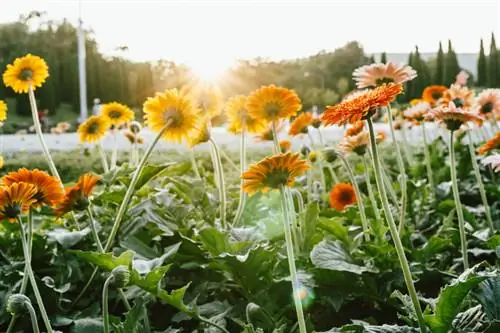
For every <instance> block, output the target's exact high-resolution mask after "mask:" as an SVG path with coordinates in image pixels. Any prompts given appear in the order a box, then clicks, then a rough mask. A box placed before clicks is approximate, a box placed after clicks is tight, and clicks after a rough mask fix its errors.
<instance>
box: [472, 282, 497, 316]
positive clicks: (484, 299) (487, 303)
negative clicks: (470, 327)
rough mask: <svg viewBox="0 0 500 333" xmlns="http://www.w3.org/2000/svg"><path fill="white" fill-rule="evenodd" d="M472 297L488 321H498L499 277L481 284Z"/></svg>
mask: <svg viewBox="0 0 500 333" xmlns="http://www.w3.org/2000/svg"><path fill="white" fill-rule="evenodd" d="M474 296H475V297H476V298H477V300H478V301H479V303H481V305H482V306H483V309H484V312H485V313H486V315H487V316H488V318H489V319H490V320H497V321H500V276H496V277H493V278H490V279H487V280H486V281H483V282H481V284H479V290H478V291H477V292H476V293H474Z"/></svg>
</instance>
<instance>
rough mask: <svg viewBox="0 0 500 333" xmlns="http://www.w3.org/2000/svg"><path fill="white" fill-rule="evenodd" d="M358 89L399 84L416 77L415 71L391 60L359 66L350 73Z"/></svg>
mask: <svg viewBox="0 0 500 333" xmlns="http://www.w3.org/2000/svg"><path fill="white" fill-rule="evenodd" d="M352 77H353V79H354V81H356V86H357V87H358V88H359V89H362V88H367V87H375V86H380V85H382V84H384V83H396V84H401V83H404V82H406V81H410V80H413V79H414V78H416V77H417V72H416V71H415V70H414V69H413V68H411V67H410V66H402V65H397V64H394V63H392V62H388V63H387V64H384V63H375V64H371V65H365V66H361V67H359V68H357V69H355V70H354V72H353V73H352Z"/></svg>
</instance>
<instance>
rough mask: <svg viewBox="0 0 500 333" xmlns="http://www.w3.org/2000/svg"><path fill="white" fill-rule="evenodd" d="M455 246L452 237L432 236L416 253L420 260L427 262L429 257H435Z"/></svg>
mask: <svg viewBox="0 0 500 333" xmlns="http://www.w3.org/2000/svg"><path fill="white" fill-rule="evenodd" d="M452 247H453V242H452V241H451V240H450V239H445V238H440V237H438V236H432V237H431V238H429V240H428V241H427V242H426V243H425V245H424V246H423V247H422V248H421V249H419V250H418V251H417V253H416V256H417V258H418V259H419V261H422V262H426V261H427V260H429V259H432V258H435V257H436V255H437V254H439V253H443V252H445V251H446V250H448V249H450V248H452Z"/></svg>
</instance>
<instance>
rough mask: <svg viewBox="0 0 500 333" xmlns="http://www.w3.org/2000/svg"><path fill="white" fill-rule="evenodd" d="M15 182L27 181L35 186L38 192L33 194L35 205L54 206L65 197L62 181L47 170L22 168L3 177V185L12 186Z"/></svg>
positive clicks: (33, 204)
mask: <svg viewBox="0 0 500 333" xmlns="http://www.w3.org/2000/svg"><path fill="white" fill-rule="evenodd" d="M15 183H26V184H32V185H34V186H35V189H36V193H35V195H34V196H33V200H34V201H33V203H32V206H33V207H38V206H42V205H48V206H54V205H57V204H58V203H59V202H60V201H61V200H62V199H63V197H64V192H63V190H62V185H61V182H60V181H59V180H57V178H55V177H53V176H51V175H49V174H48V173H46V172H45V171H41V170H38V169H34V170H28V169H26V168H21V169H19V170H17V171H12V172H9V173H8V174H6V175H5V176H3V177H2V185H4V186H10V185H12V184H15Z"/></svg>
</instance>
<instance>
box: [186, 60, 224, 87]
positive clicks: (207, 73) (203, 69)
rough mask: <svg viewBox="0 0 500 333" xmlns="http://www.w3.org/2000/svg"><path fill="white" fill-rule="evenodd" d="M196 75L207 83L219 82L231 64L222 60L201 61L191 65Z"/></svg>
mask: <svg viewBox="0 0 500 333" xmlns="http://www.w3.org/2000/svg"><path fill="white" fill-rule="evenodd" d="M190 67H191V70H192V71H193V73H194V75H195V76H197V77H198V78H199V79H200V80H202V81H205V82H217V81H219V80H220V79H221V78H222V76H223V75H224V73H225V71H226V70H227V69H229V68H230V67H231V64H230V63H229V62H226V61H222V59H200V61H197V62H196V63H193V64H191V65H190Z"/></svg>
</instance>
